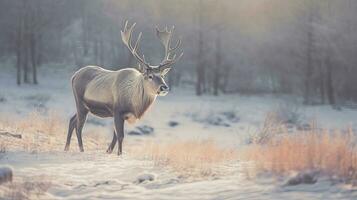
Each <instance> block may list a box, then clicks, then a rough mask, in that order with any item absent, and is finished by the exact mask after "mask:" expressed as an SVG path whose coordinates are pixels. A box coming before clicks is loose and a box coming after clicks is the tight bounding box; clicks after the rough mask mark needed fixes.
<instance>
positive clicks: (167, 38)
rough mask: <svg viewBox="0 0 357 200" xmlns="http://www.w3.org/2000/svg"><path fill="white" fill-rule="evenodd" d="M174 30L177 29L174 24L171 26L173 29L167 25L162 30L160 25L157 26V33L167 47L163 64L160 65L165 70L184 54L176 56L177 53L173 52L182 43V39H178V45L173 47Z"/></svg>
mask: <svg viewBox="0 0 357 200" xmlns="http://www.w3.org/2000/svg"><path fill="white" fill-rule="evenodd" d="M174 30H175V27H174V26H173V27H172V28H171V30H168V28H167V26H166V27H165V29H164V30H163V31H161V30H160V29H159V28H158V27H156V35H157V37H158V38H159V39H160V41H161V43H162V45H163V46H164V48H165V57H164V59H163V60H162V62H161V64H160V65H159V69H160V70H163V69H165V68H167V67H170V66H171V65H173V64H175V63H176V62H177V61H178V60H180V58H181V57H182V56H183V52H182V53H181V54H180V55H179V56H176V54H173V52H174V51H175V50H176V49H178V48H179V47H180V45H181V39H179V40H178V41H177V43H176V45H175V46H174V47H173V48H172V47H171V38H172V34H173V31H174ZM171 54H173V55H171ZM170 57H171V58H170Z"/></svg>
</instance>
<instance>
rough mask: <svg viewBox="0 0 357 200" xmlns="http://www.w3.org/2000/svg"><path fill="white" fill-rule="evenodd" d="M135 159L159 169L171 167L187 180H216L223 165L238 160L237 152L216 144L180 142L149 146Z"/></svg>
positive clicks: (132, 151) (204, 141) (141, 149)
mask: <svg viewBox="0 0 357 200" xmlns="http://www.w3.org/2000/svg"><path fill="white" fill-rule="evenodd" d="M130 154H132V155H134V156H135V157H138V158H141V159H145V160H150V161H154V163H155V165H157V166H167V167H171V168H172V169H174V170H175V171H176V172H178V173H179V174H181V175H183V176H191V177H195V176H200V177H202V176H214V175H215V174H216V173H218V171H219V170H215V168H216V167H219V164H223V163H225V162H229V161H232V160H235V159H236V158H237V153H236V151H235V150H233V149H225V148H221V147H219V146H218V145H217V144H216V143H215V142H214V141H213V140H203V141H197V140H192V141H177V142H175V143H166V144H160V143H155V142H147V143H145V144H144V145H142V146H141V147H138V148H136V149H134V150H131V151H130Z"/></svg>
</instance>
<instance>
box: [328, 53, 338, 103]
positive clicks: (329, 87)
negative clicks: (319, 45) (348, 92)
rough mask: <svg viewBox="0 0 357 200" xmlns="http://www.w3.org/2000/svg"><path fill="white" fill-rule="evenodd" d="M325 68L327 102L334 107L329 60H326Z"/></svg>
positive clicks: (333, 91) (334, 100)
mask: <svg viewBox="0 0 357 200" xmlns="http://www.w3.org/2000/svg"><path fill="white" fill-rule="evenodd" d="M326 64H327V67H326V74H327V77H326V89H327V98H328V102H329V104H330V105H331V106H335V105H336V99H335V90H334V87H333V77H332V66H331V61H330V58H329V57H328V58H327V63H326Z"/></svg>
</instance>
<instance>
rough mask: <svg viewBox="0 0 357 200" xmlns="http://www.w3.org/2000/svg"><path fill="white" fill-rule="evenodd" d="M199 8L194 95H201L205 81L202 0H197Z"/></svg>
mask: <svg viewBox="0 0 357 200" xmlns="http://www.w3.org/2000/svg"><path fill="white" fill-rule="evenodd" d="M198 7H199V8H198V9H199V12H198V14H199V16H198V26H199V30H198V58H197V60H198V63H197V65H196V76H197V80H196V95H198V96H200V95H202V90H203V89H204V88H203V86H204V82H205V69H204V66H203V55H202V54H203V38H202V37H203V35H202V0H200V1H199V5H198Z"/></svg>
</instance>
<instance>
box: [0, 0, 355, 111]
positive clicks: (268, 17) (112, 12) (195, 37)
mask: <svg viewBox="0 0 357 200" xmlns="http://www.w3.org/2000/svg"><path fill="white" fill-rule="evenodd" d="M356 11H357V1H354V0H339V1H334V0H301V1H296V0H239V1H236V0H146V1H143V0H1V1H0V30H1V31H0V59H1V62H4V63H5V62H7V63H9V62H10V63H12V65H13V67H14V68H16V69H17V70H16V71H17V76H16V77H17V78H16V82H17V84H19V85H21V84H23V83H32V84H38V82H40V81H39V80H38V79H40V77H37V71H38V70H41V68H46V67H48V66H51V65H50V64H51V63H60V64H63V66H69V67H72V68H73V69H77V68H80V67H83V66H85V65H89V64H91V65H100V66H104V67H106V68H108V69H120V68H124V67H129V66H135V65H136V63H135V59H133V58H132V57H131V54H129V53H128V51H127V49H126V48H125V46H124V45H123V44H122V42H121V38H120V30H121V28H122V26H123V23H124V21H125V20H127V19H128V20H129V21H130V22H137V24H138V26H137V32H139V31H142V32H143V38H142V42H141V49H142V53H144V54H145V57H146V58H147V60H148V61H149V62H150V63H152V64H155V63H157V64H158V62H159V61H160V60H161V59H162V56H163V49H162V47H161V46H160V43H159V40H158V39H157V38H156V37H155V32H154V27H155V26H156V25H159V26H160V27H161V28H163V27H164V25H168V26H172V25H175V27H176V30H175V36H174V38H178V37H179V36H181V37H182V40H183V49H184V51H185V55H184V57H183V59H181V61H180V62H179V63H177V64H176V66H175V67H174V70H173V72H170V75H169V77H168V79H169V80H168V81H169V84H170V85H171V86H178V85H180V84H191V85H195V90H196V93H197V95H202V94H213V95H219V94H221V93H232V92H241V93H284V94H295V95H299V96H302V97H303V98H304V101H305V103H306V104H313V103H322V104H325V103H329V104H331V105H336V104H338V103H344V102H346V101H357V78H356V75H357V34H356V32H357V12H356ZM57 66H58V65H57Z"/></svg>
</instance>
